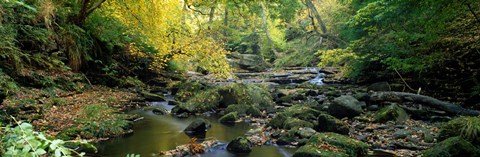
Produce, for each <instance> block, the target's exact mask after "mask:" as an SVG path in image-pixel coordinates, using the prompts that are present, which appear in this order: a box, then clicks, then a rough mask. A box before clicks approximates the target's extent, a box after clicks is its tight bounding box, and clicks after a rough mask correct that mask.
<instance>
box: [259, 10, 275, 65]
mask: <svg viewBox="0 0 480 157" xmlns="http://www.w3.org/2000/svg"><path fill="white" fill-rule="evenodd" d="M260 4H261V5H262V22H263V27H264V29H265V34H266V35H267V40H268V44H270V47H271V49H272V51H273V53H274V55H275V56H276V57H278V55H279V54H278V51H277V50H276V49H275V45H273V41H272V38H271V37H270V32H269V31H268V25H267V20H266V17H265V5H264V4H263V2H260Z"/></svg>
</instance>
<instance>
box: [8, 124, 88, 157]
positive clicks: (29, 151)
mask: <svg viewBox="0 0 480 157" xmlns="http://www.w3.org/2000/svg"><path fill="white" fill-rule="evenodd" d="M17 124H18V126H16V127H11V126H6V127H2V129H3V130H2V131H0V135H2V136H3V137H2V139H0V140H1V142H0V154H2V156H4V157H15V156H25V157H39V156H54V157H61V156H72V155H78V156H84V155H85V153H83V152H82V153H79V152H76V151H75V150H74V149H71V148H67V147H65V146H64V145H66V144H74V145H78V144H82V145H88V146H87V147H89V148H93V149H94V150H95V151H96V148H95V147H94V146H93V145H91V144H88V143H87V142H86V141H85V140H81V141H63V140H59V139H51V138H47V137H46V136H45V135H44V134H43V133H41V132H36V131H33V127H32V125H31V124H29V123H20V122H17Z"/></svg>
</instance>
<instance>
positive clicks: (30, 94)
mask: <svg viewBox="0 0 480 157" xmlns="http://www.w3.org/2000/svg"><path fill="white" fill-rule="evenodd" d="M135 99H137V94H136V93H134V92H132V91H129V90H126V89H115V88H110V87H105V86H97V85H94V86H92V87H90V88H87V89H84V90H81V91H73V92H69V91H64V90H60V89H52V90H40V89H22V90H21V91H20V92H17V93H15V94H14V96H10V97H9V98H7V99H6V100H4V102H3V104H2V106H0V109H2V110H4V111H6V113H7V115H6V116H13V117H16V118H17V119H21V120H26V121H31V122H32V124H33V125H34V127H35V128H36V129H38V130H40V131H45V132H46V133H47V135H49V136H52V137H54V136H57V137H61V138H64V139H69V138H84V139H85V138H86V139H92V140H99V139H101V138H99V137H111V136H117V135H121V134H124V133H125V132H128V131H129V130H128V125H129V122H128V121H125V119H128V118H129V117H128V116H127V115H126V114H123V113H122V111H123V110H125V109H128V108H129V107H130V105H135V104H134V103H132V100H135ZM9 114H10V115H9ZM6 118H10V117H6ZM107 123H112V124H113V126H112V125H107ZM102 125H103V126H102ZM105 127H112V128H111V129H107V128H105ZM102 128H104V129H105V130H104V131H102V130H101V129H102ZM96 129H98V130H96ZM61 132H63V134H64V135H60V136H58V135H59V134H60V133H61Z"/></svg>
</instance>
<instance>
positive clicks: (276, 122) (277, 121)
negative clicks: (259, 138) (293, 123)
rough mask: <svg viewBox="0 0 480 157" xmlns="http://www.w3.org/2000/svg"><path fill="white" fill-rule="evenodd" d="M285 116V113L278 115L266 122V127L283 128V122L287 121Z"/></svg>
mask: <svg viewBox="0 0 480 157" xmlns="http://www.w3.org/2000/svg"><path fill="white" fill-rule="evenodd" d="M287 118H288V117H287V115H286V114H285V113H279V114H277V115H276V116H275V117H273V118H272V120H270V122H268V124H267V126H270V127H272V128H283V126H284V124H285V121H286V120H287Z"/></svg>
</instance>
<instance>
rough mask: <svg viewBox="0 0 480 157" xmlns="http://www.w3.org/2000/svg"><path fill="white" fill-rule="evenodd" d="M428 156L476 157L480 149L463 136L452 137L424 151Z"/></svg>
mask: <svg viewBox="0 0 480 157" xmlns="http://www.w3.org/2000/svg"><path fill="white" fill-rule="evenodd" d="M423 156H428V157H447V156H458V157H460V156H461V157H476V156H480V150H479V149H478V148H477V147H475V146H474V145H472V144H471V143H470V142H468V141H467V140H465V139H463V138H461V137H450V138H448V139H446V140H444V141H442V142H440V143H438V144H436V145H435V146H433V147H432V148H430V149H428V150H426V151H425V152H423Z"/></svg>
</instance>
